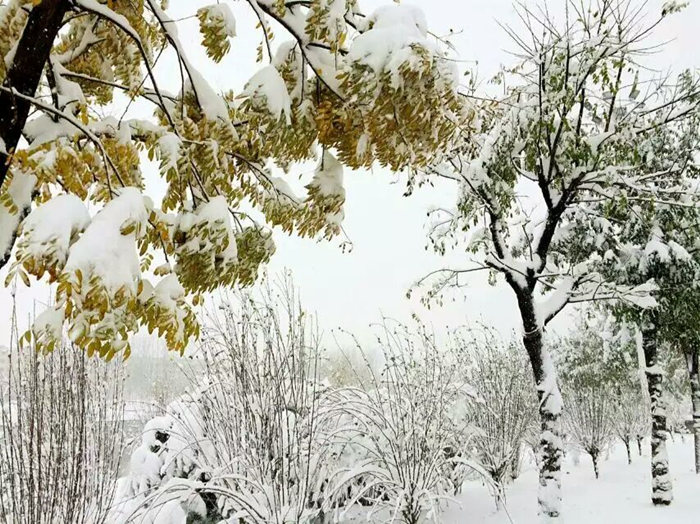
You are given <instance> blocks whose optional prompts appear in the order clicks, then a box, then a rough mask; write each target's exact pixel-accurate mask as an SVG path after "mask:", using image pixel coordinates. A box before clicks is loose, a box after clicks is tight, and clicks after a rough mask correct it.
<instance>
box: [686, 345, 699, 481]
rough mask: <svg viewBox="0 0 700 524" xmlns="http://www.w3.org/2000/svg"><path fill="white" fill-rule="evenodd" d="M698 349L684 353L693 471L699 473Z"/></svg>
mask: <svg viewBox="0 0 700 524" xmlns="http://www.w3.org/2000/svg"><path fill="white" fill-rule="evenodd" d="M698 353H699V352H698V351H691V352H689V353H687V354H686V357H687V360H688V376H689V378H690V394H691V400H692V404H693V426H692V429H693V441H694V444H695V473H698V474H700V365H699V364H700V362H699V360H700V358H699V357H700V355H699V354H698Z"/></svg>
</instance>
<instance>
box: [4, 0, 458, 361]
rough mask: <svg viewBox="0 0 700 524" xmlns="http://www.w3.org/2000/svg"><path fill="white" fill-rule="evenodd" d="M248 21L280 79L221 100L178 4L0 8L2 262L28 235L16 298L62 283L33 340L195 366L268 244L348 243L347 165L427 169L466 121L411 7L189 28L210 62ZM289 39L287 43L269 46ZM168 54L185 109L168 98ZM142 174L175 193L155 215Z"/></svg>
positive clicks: (275, 14) (309, 8) (299, 6)
mask: <svg viewBox="0 0 700 524" xmlns="http://www.w3.org/2000/svg"><path fill="white" fill-rule="evenodd" d="M236 9H252V10H253V12H254V14H255V15H256V17H257V19H258V20H259V27H260V31H261V37H262V42H261V44H260V47H259V49H258V61H259V62H264V63H266V64H267V65H261V66H259V69H258V71H257V72H256V73H255V74H254V75H253V76H252V78H250V80H249V81H248V82H247V83H246V85H245V86H243V88H242V89H241V90H239V91H237V92H235V91H226V92H224V93H219V92H216V91H215V90H214V89H213V88H212V87H211V85H210V83H209V82H208V81H207V79H206V78H205V77H204V76H203V75H202V74H200V73H199V72H198V70H197V68H196V67H195V65H194V64H193V63H192V61H191V60H190V59H189V58H188V53H187V49H185V46H184V45H183V43H182V42H181V41H180V39H179V38H178V31H177V28H178V23H179V22H178V21H177V20H172V19H171V18H170V17H169V15H168V14H167V2H164V1H163V2H160V1H158V0H140V1H136V2H121V1H118V0H115V1H113V0H106V1H101V0H100V1H98V0H75V1H73V2H63V1H60V0H43V1H40V2H37V1H34V2H32V1H24V0H10V1H9V2H7V3H5V5H4V6H2V7H0V55H1V56H2V57H4V60H0V81H1V82H2V85H0V113H2V114H3V116H0V139H1V140H0V146H1V147H0V164H1V165H2V168H0V182H2V186H1V189H0V201H1V202H2V204H3V205H2V208H1V209H0V258H2V260H3V265H4V264H5V263H7V261H8V260H9V259H10V257H11V253H12V250H13V246H14V245H15V240H16V238H17V237H18V235H19V240H18V241H17V242H16V250H15V251H14V252H15V257H14V261H13V262H12V265H11V268H10V271H9V274H8V281H9V280H11V279H12V278H13V277H15V276H18V277H19V278H21V279H22V280H23V281H24V282H25V283H27V284H28V283H30V281H31V279H30V277H35V278H37V279H44V280H46V281H48V282H50V283H55V284H56V293H55V306H54V307H52V308H51V309H49V310H48V311H46V312H45V313H43V314H41V315H40V316H39V318H37V320H36V322H35V323H34V327H33V329H32V330H31V331H30V332H28V333H27V334H26V335H25V340H28V339H31V338H32V337H34V339H35V341H36V342H37V343H38V345H39V346H40V347H41V348H43V349H46V350H50V349H51V348H52V347H53V345H54V344H55V343H56V340H57V339H58V338H60V336H61V333H62V332H63V330H64V329H67V330H68V333H69V335H70V338H71V339H72V340H73V341H75V342H76V343H77V344H78V345H80V346H81V347H84V348H87V350H88V353H89V354H94V353H98V354H99V355H101V356H104V357H107V358H112V357H113V356H114V355H115V354H117V353H119V352H123V354H124V355H128V352H129V342H128V336H129V334H130V333H133V332H135V331H136V330H138V329H139V328H140V327H141V326H144V327H146V328H148V329H149V330H150V331H156V332H158V334H159V335H161V336H164V337H165V339H166V340H167V343H168V347H169V348H170V349H174V350H179V351H183V350H184V348H185V346H186V345H187V343H188V341H189V340H190V339H191V338H192V337H195V336H197V335H198V333H199V326H198V323H197V321H196V317H195V314H194V312H193V309H192V306H193V305H196V304H198V303H199V302H200V301H201V300H202V297H203V294H204V293H205V292H208V291H211V290H213V289H215V288H216V287H218V286H231V285H234V284H241V285H248V284H251V283H252V282H254V281H255V279H256V277H257V275H258V271H259V268H260V266H261V265H264V264H265V263H266V262H267V261H268V260H269V259H270V256H271V255H272V254H273V252H274V249H275V248H274V244H273V242H272V239H271V231H270V228H271V227H275V226H277V227H279V228H281V229H282V230H284V231H286V232H288V233H290V234H298V235H301V236H306V237H324V238H331V237H334V236H336V235H338V234H339V233H340V230H341V221H342V218H343V202H344V200H345V191H344V188H343V166H349V167H351V168H359V167H367V166H370V165H372V164H373V163H375V162H377V163H379V164H381V165H386V166H389V167H390V168H391V169H393V170H403V169H408V170H415V169H417V168H420V167H424V166H426V165H427V164H428V163H429V162H430V161H431V159H432V158H433V156H434V154H435V152H436V151H437V150H439V149H440V148H441V147H442V146H443V145H444V144H445V143H446V141H447V140H448V139H449V138H450V137H451V136H452V134H453V132H454V130H455V128H456V126H457V125H459V122H460V121H462V120H463V119H464V118H466V117H468V112H467V111H466V110H465V109H464V108H463V107H462V104H461V103H460V99H459V97H458V95H457V91H456V80H455V75H454V71H453V66H452V65H451V62H450V61H448V60H447V59H446V55H445V53H444V52H443V51H442V49H441V45H440V43H439V42H438V41H435V40H431V39H430V38H429V35H428V31H427V27H426V22H425V18H424V16H423V14H422V13H421V12H420V11H419V10H418V9H416V8H412V7H408V6H401V5H387V6H385V7H382V8H380V9H378V10H377V11H376V12H375V13H374V14H372V15H370V16H364V15H363V14H362V13H361V12H360V9H359V6H358V5H357V3H356V2H355V1H354V0H319V1H310V2H305V1H304V2H298V1H284V0H251V1H249V2H247V3H239V4H233V3H227V2H220V3H216V4H213V5H209V6H205V7H201V8H199V9H197V10H196V11H195V12H193V15H196V18H197V20H198V23H199V27H200V32H201V45H202V46H203V47H204V49H205V50H206V54H207V55H208V57H209V58H211V60H213V61H214V62H219V61H220V60H222V58H223V57H224V56H225V55H226V53H228V52H229V50H230V49H231V48H232V46H235V45H236V39H235V36H236V22H235V17H234V12H235V10H236ZM193 11H194V10H193ZM277 34H283V35H285V36H286V37H289V38H290V40H289V41H285V42H280V43H279V44H278V45H276V40H273V37H275V36H276V35H277ZM167 54H171V55H174V56H175V57H176V63H177V66H178V69H179V71H178V72H177V74H178V75H179V78H180V90H179V91H178V92H177V93H170V92H168V91H166V89H164V88H163V87H162V86H163V84H164V80H163V78H161V76H162V73H160V72H159V69H158V67H157V66H158V63H159V60H160V59H161V57H162V56H165V55H167ZM252 67H254V66H253V64H251V68H252ZM136 100H146V101H148V102H150V103H151V104H152V105H153V114H152V116H151V117H150V118H148V117H144V115H143V114H138V115H134V114H133V111H130V109H131V106H132V104H133V102H134V101H136ZM145 158H148V159H151V160H156V161H157V162H158V164H159V177H160V179H161V180H163V181H165V183H166V184H167V189H166V192H165V196H164V197H163V199H162V202H157V201H154V200H153V199H152V198H151V195H152V189H151V188H150V187H149V184H148V183H147V182H148V180H147V177H145V176H144V171H145V169H146V164H145V162H144V159H145ZM314 159H316V161H317V168H316V170H315V171H314V173H313V176H312V177H311V179H310V180H307V181H306V194H305V195H302V196H300V195H296V194H294V193H293V192H292V189H291V187H290V185H289V183H288V180H289V177H291V176H292V173H293V172H294V170H295V165H296V164H297V163H299V162H303V161H309V160H314ZM280 173H281V176H280ZM25 217H26V218H25Z"/></svg>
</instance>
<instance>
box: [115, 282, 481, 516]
mask: <svg viewBox="0 0 700 524" xmlns="http://www.w3.org/2000/svg"><path fill="white" fill-rule="evenodd" d="M273 304H274V305H275V306H274V307H273ZM208 325H209V328H208V329H207V332H206V338H205V342H204V344H203V347H202V348H201V350H200V353H199V357H200V358H201V359H202V361H203V363H204V366H203V367H204V369H205V373H204V374H203V375H204V376H203V378H201V380H200V382H198V383H197V384H193V389H192V393H190V394H187V395H184V396H183V397H182V398H181V399H179V400H177V401H176V402H173V403H172V404H171V405H169V406H168V408H167V409H166V411H165V413H164V414H163V415H162V416H160V417H156V418H154V419H153V420H151V421H150V422H149V423H148V424H147V425H146V427H145V429H144V432H143V436H142V439H141V442H140V445H139V446H138V447H137V448H136V449H135V450H134V452H133V454H132V457H131V462H130V465H129V468H128V472H127V474H126V475H125V476H124V477H123V478H121V479H120V480H119V482H118V489H117V494H116V499H117V501H116V504H115V506H114V510H113V512H112V515H111V518H112V522H115V523H116V522H119V523H123V522H149V523H161V524H164V523H168V524H171V523H172V524H175V523H185V522H196V521H198V520H197V519H199V521H203V522H230V523H234V522H235V523H238V522H243V521H244V522H246V523H248V522H256V523H258V522H259V523H263V522H265V523H269V522H275V523H286V522H304V523H322V522H342V521H344V520H345V519H346V518H350V517H352V516H356V515H357V513H358V512H359V513H362V512H365V511H368V512H369V514H370V518H371V520H372V521H373V522H377V521H402V522H407V523H416V522H424V521H438V520H439V513H440V509H441V507H442V503H443V502H444V500H445V499H447V498H449V497H450V496H452V495H454V493H455V491H456V488H457V487H459V485H461V482H462V479H463V475H464V474H465V472H467V471H470V470H473V471H481V472H483V470H481V468H480V467H479V465H478V464H476V463H473V462H472V461H471V450H470V438H471V435H472V434H473V433H474V429H473V428H472V426H471V424H470V422H469V421H468V420H467V419H466V418H464V417H461V418H458V417H457V416H456V415H455V414H456V413H460V410H461V408H462V406H463V405H464V404H465V402H466V397H467V396H469V395H470V394H471V392H470V388H469V387H468V386H467V385H466V384H464V383H463V382H462V378H461V377H460V375H462V373H461V370H460V369H459V367H458V366H456V365H454V364H455V361H454V360H452V359H451V354H452V353H451V352H449V351H444V350H442V349H441V348H438V346H437V344H436V343H435V340H434V339H433V337H432V336H430V335H429V334H428V333H427V332H426V331H425V330H422V329H419V330H418V331H415V332H414V331H410V330H408V329H407V328H405V327H403V326H389V325H385V326H384V329H383V330H382V333H381V336H380V338H379V340H380V347H381V351H380V353H381V355H380V357H381V359H382V360H383V364H382V365H381V366H380V368H381V369H373V368H372V367H371V366H370V365H369V364H367V369H363V370H357V371H356V372H355V371H353V373H355V374H356V376H357V377H358V382H357V383H356V384H350V385H343V386H333V385H332V384H331V383H330V382H329V381H327V380H321V379H320V377H321V376H322V369H324V368H325V367H326V366H325V365H324V362H323V353H322V351H321V350H320V347H319V344H318V338H317V337H316V334H315V332H314V330H313V329H312V325H311V322H310V320H309V319H308V317H306V315H305V314H304V313H303V311H302V310H301V309H300V307H299V304H298V302H297V301H296V298H295V296H294V292H293V290H292V288H291V287H290V286H288V285H282V287H268V288H267V290H266V291H265V292H264V297H263V299H262V301H259V300H256V299H254V298H251V296H249V295H246V296H237V297H235V298H234V297H230V296H229V297H226V299H225V300H223V301H222V302H221V305H220V306H219V308H218V310H217V311H215V312H214V313H212V314H211V315H210V318H209V322H208ZM355 349H359V350H362V348H361V347H360V346H359V345H358V347H357V348H355ZM448 357H449V358H448ZM367 362H368V361H367ZM360 377H364V378H365V380H360V379H359V378H360ZM484 474H485V472H484Z"/></svg>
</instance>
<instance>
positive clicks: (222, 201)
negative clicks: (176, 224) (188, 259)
mask: <svg viewBox="0 0 700 524" xmlns="http://www.w3.org/2000/svg"><path fill="white" fill-rule="evenodd" d="M203 227H205V228H208V229H210V230H218V229H223V230H224V231H225V236H226V238H227V239H228V243H227V245H226V248H225V249H224V250H222V251H221V252H220V253H218V251H217V250H211V244H210V245H206V244H203V242H209V241H205V240H204V238H203V237H202V236H201V235H196V234H195V235H192V239H191V240H190V241H189V242H188V243H187V244H185V245H184V246H183V248H184V249H186V250H191V251H192V252H197V251H208V252H212V253H214V252H215V251H216V252H217V253H218V254H217V256H218V257H220V258H222V259H223V263H224V264H235V263H236V261H237V260H238V251H237V246H236V236H235V234H234V232H233V227H232V225H231V215H230V213H229V208H228V202H227V201H226V198H225V197H224V196H222V195H219V196H216V197H214V198H212V199H211V200H210V201H209V202H206V203H204V204H202V205H200V206H199V207H198V208H197V209H196V211H195V212H194V213H187V214H184V215H182V216H181V218H180V229H181V230H182V231H184V232H188V231H190V229H192V228H196V229H199V228H203ZM212 256H213V255H212Z"/></svg>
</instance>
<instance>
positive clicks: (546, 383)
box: [518, 293, 564, 517]
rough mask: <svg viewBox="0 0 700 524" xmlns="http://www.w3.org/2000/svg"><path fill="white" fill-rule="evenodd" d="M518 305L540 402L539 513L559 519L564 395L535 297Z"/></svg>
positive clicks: (521, 296)
mask: <svg viewBox="0 0 700 524" xmlns="http://www.w3.org/2000/svg"><path fill="white" fill-rule="evenodd" d="M518 305H519V308H520V314H521V318H522V321H523V329H524V335H523V344H524V345H525V349H526V350H527V353H528V356H529V357H530V364H531V365H532V372H533V375H534V377H535V384H536V385H537V397H538V400H539V415H540V429H541V432H540V442H539V449H538V455H539V460H538V463H539V470H540V471H539V481H540V486H539V492H538V496H537V501H538V503H539V512H540V514H541V515H544V516H548V517H558V516H559V514H560V512H561V462H562V457H563V456H564V448H563V442H562V434H561V410H562V398H561V392H560V390H559V384H558V382H557V373H556V370H555V368H554V362H553V361H552V357H551V355H550V354H549V351H548V350H547V348H545V347H544V344H543V340H542V328H541V326H540V325H539V321H538V319H537V316H536V314H535V307H534V300H533V299H532V296H531V294H527V295H526V294H525V293H522V294H519V295H518Z"/></svg>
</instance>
